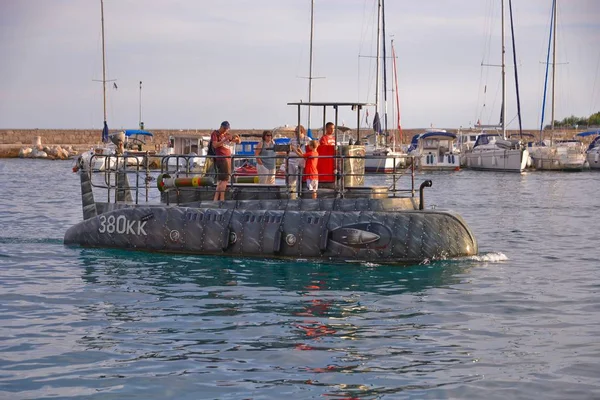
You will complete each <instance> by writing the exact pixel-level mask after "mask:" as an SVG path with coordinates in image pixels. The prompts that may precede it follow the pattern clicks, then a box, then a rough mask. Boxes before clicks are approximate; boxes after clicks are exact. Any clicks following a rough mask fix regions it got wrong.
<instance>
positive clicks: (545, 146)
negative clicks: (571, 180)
mask: <svg viewBox="0 0 600 400" xmlns="http://www.w3.org/2000/svg"><path fill="white" fill-rule="evenodd" d="M556 5H557V4H556V0H552V20H551V23H550V36H549V38H548V55H547V57H546V79H545V81H544V98H543V99H544V100H543V102H542V118H541V121H540V142H539V143H536V144H534V145H533V146H532V147H531V150H530V153H531V158H532V160H533V167H534V168H536V169H539V170H552V171H556V170H559V171H582V170H583V166H584V165H585V161H586V157H585V148H584V145H583V143H582V142H581V141H579V140H576V139H568V140H555V139H554V110H555V94H556V92H555V90H554V89H555V86H556V85H555V82H556V79H555V78H556V14H557V11H556ZM551 44H552V63H551V64H552V122H551V132H552V133H551V136H550V140H549V142H548V143H546V142H545V141H544V111H545V108H546V88H547V86H546V85H547V83H548V69H549V66H550V63H549V59H550V47H551Z"/></svg>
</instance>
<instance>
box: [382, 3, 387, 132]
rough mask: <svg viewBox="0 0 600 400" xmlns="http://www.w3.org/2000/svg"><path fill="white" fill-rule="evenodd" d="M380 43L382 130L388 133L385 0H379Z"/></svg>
mask: <svg viewBox="0 0 600 400" xmlns="http://www.w3.org/2000/svg"><path fill="white" fill-rule="evenodd" d="M381 45H382V46H383V124H384V125H383V126H384V127H385V128H384V132H385V133H386V136H385V137H386V139H387V133H388V123H387V122H388V121H387V117H388V116H387V69H386V66H387V57H386V52H385V0H381Z"/></svg>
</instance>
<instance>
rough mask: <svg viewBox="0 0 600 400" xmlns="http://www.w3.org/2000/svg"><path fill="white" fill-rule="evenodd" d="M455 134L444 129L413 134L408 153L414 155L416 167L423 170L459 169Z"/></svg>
mask: <svg viewBox="0 0 600 400" xmlns="http://www.w3.org/2000/svg"><path fill="white" fill-rule="evenodd" d="M456 140H457V136H456V135H455V134H454V133H450V132H446V131H444V130H434V131H427V132H425V133H420V134H417V135H415V136H413V138H412V141H411V146H410V148H409V154H410V155H412V156H414V157H415V163H416V167H417V168H418V169H420V170H423V171H440V170H450V171H455V170H458V169H460V155H459V153H458V151H456Z"/></svg>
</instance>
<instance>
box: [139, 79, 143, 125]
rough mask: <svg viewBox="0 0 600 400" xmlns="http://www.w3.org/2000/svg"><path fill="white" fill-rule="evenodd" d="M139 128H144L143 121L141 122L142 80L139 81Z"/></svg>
mask: <svg viewBox="0 0 600 400" xmlns="http://www.w3.org/2000/svg"><path fill="white" fill-rule="evenodd" d="M140 129H144V123H143V122H142V81H140Z"/></svg>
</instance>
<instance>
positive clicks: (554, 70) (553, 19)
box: [551, 0, 556, 140]
mask: <svg viewBox="0 0 600 400" xmlns="http://www.w3.org/2000/svg"><path fill="white" fill-rule="evenodd" d="M552 5H553V7H552V8H553V11H554V12H553V15H552V24H553V26H554V27H553V30H554V36H553V37H552V122H551V124H552V125H551V126H552V128H551V130H552V138H551V140H554V107H555V104H554V93H555V91H554V83H555V82H556V80H555V79H556V0H554V1H553V4H552Z"/></svg>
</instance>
